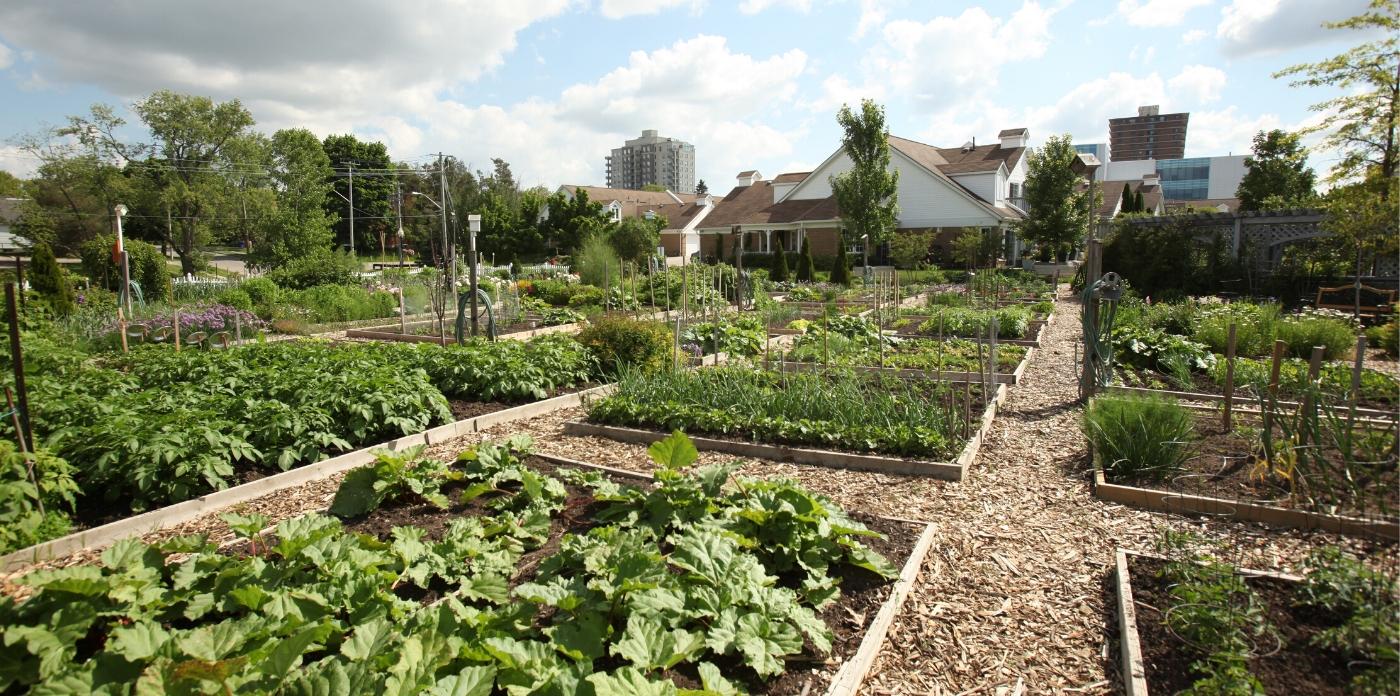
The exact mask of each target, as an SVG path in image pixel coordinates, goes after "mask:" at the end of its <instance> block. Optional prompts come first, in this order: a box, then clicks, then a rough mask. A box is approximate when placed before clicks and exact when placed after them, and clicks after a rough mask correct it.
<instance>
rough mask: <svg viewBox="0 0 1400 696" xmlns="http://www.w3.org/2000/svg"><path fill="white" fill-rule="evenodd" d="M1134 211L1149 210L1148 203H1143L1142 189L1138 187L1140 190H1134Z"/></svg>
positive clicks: (1143, 211) (1142, 211)
mask: <svg viewBox="0 0 1400 696" xmlns="http://www.w3.org/2000/svg"><path fill="white" fill-rule="evenodd" d="M1133 212H1134V213H1145V212H1147V204H1146V203H1143V201H1142V189H1138V190H1136V191H1134V192H1133Z"/></svg>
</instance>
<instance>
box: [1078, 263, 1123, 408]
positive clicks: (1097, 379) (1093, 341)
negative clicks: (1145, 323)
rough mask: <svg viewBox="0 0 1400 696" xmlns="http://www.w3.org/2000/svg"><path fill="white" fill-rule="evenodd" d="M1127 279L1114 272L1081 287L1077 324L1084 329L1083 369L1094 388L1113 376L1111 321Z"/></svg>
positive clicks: (1106, 384)
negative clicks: (1090, 376)
mask: <svg viewBox="0 0 1400 696" xmlns="http://www.w3.org/2000/svg"><path fill="white" fill-rule="evenodd" d="M1125 285H1126V282H1125V281H1124V280H1123V278H1122V277H1121V276H1119V275H1118V274H1117V273H1114V272H1113V271H1109V272H1108V273H1105V274H1104V275H1103V277H1102V278H1099V279H1098V280H1097V281H1095V282H1094V283H1093V284H1092V285H1087V286H1085V288H1084V293H1083V295H1082V296H1081V297H1080V300H1081V302H1082V305H1083V312H1082V314H1081V319H1080V323H1081V326H1082V327H1083V330H1084V353H1085V355H1084V369H1086V370H1090V371H1092V373H1093V382H1094V386H1095V387H1106V386H1108V384H1109V382H1110V381H1112V379H1113V321H1114V318H1115V317H1116V315H1117V314H1118V301H1119V300H1121V299H1122V298H1123V290H1124V288H1125Z"/></svg>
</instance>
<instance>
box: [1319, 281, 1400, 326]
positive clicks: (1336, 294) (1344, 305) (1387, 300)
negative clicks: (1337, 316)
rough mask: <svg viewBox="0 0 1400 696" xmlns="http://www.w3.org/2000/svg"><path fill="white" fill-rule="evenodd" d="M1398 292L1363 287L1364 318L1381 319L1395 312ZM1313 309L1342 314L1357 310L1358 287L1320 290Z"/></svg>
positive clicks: (1347, 286) (1361, 311)
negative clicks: (1333, 310) (1331, 310)
mask: <svg viewBox="0 0 1400 696" xmlns="http://www.w3.org/2000/svg"><path fill="white" fill-rule="evenodd" d="M1395 295H1396V291H1394V290H1387V289H1385V288H1373V287H1371V286H1370V285H1362V286H1361V310H1360V314H1361V316H1364V317H1372V318H1379V317H1384V316H1386V315H1387V314H1390V313H1391V312H1393V311H1395ZM1313 307H1316V308H1318V309H1335V310H1338V311H1341V312H1351V311H1355V310H1356V286H1354V285H1341V286H1338V287H1335V288H1318V289H1317V299H1316V300H1315V301H1314V302H1313Z"/></svg>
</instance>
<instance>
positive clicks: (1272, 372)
mask: <svg viewBox="0 0 1400 696" xmlns="http://www.w3.org/2000/svg"><path fill="white" fill-rule="evenodd" d="M1287 349H1288V344H1287V343H1284V342H1283V341H1277V340H1276V341H1274V355H1273V359H1272V362H1270V364H1269V398H1270V399H1277V398H1278V373H1279V368H1280V367H1282V366H1283V352H1284V351H1285V350H1287Z"/></svg>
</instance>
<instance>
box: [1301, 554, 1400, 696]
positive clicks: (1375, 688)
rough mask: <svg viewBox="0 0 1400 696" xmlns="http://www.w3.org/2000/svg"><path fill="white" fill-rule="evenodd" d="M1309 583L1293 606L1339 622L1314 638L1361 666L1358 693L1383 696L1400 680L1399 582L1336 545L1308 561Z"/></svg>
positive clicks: (1356, 682)
mask: <svg viewBox="0 0 1400 696" xmlns="http://www.w3.org/2000/svg"><path fill="white" fill-rule="evenodd" d="M1303 565H1304V568H1305V569H1306V576H1305V580H1304V582H1303V584H1302V586H1300V587H1299V588H1298V590H1297V591H1296V592H1295V593H1294V602H1295V603H1297V604H1300V605H1302V606H1307V607H1313V608H1316V609H1320V610H1323V611H1326V612H1329V613H1330V614H1332V615H1333V616H1335V617H1338V618H1339V619H1340V623H1339V624H1338V625H1337V626H1334V627H1332V628H1328V629H1326V630H1324V631H1322V632H1321V633H1319V634H1318V635H1317V636H1316V637H1315V638H1314V644H1316V645H1317V646H1318V647H1322V648H1325V649H1329V650H1336V651H1338V652H1340V653H1341V654H1342V655H1344V656H1346V657H1347V658H1348V659H1350V660H1352V661H1354V662H1353V664H1356V665H1359V666H1360V667H1361V669H1360V671H1359V673H1358V674H1356V676H1355V677H1353V678H1352V688H1353V689H1354V690H1355V691H1356V692H1357V693H1384V692H1385V691H1387V690H1389V689H1391V688H1392V687H1393V685H1394V684H1395V683H1396V682H1397V680H1400V621H1397V619H1396V615H1397V612H1400V605H1397V602H1396V598H1395V581H1394V578H1392V577H1389V576H1387V575H1386V574H1385V573H1382V572H1380V571H1377V570H1374V569H1372V568H1368V567H1367V566H1366V565H1365V564H1364V563H1362V562H1360V561H1358V560H1357V559H1355V558H1353V557H1351V556H1349V555H1347V554H1346V553H1345V552H1343V551H1342V550H1341V549H1339V548H1337V547H1335V546H1324V547H1322V548H1320V549H1317V550H1315V551H1313V552H1312V553H1311V554H1309V556H1308V558H1307V560H1306V561H1305V562H1304V564H1303Z"/></svg>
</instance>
